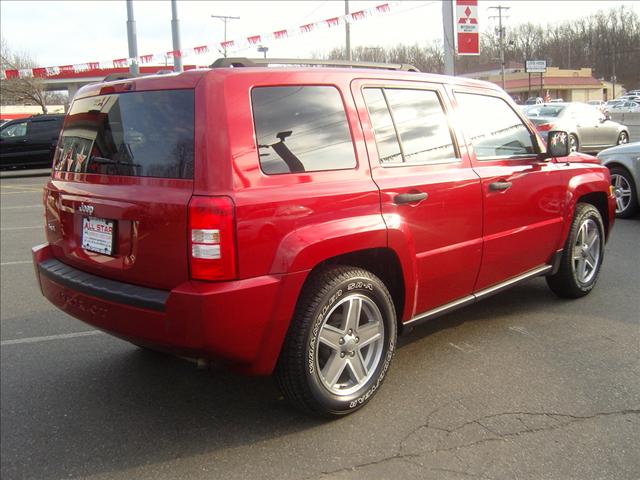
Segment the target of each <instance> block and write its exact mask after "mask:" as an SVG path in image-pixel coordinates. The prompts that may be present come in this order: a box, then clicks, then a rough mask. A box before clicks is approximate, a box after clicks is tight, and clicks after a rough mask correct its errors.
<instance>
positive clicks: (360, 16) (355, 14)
mask: <svg viewBox="0 0 640 480" xmlns="http://www.w3.org/2000/svg"><path fill="white" fill-rule="evenodd" d="M364 17H365V13H364V10H360V11H359V12H353V13H352V14H351V18H352V19H353V20H354V21H357V20H362V19H363V18H364Z"/></svg>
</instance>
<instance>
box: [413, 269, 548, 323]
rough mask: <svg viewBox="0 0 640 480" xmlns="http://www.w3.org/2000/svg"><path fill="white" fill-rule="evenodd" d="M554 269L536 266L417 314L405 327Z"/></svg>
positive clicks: (443, 313) (464, 305)
mask: <svg viewBox="0 0 640 480" xmlns="http://www.w3.org/2000/svg"><path fill="white" fill-rule="evenodd" d="M552 269H553V266H552V265H543V266H541V267H538V268H534V269H533V270H529V271H528V272H525V273H523V274H521V275H518V276H517V277H513V278H510V279H509V280H506V281H504V282H502V283H498V284H496V285H493V286H491V287H489V288H485V289H484V290H480V291H479V292H476V293H474V294H472V295H467V296H466V297H462V298H459V299H458V300H454V301H453V302H449V303H446V304H444V305H441V306H439V307H436V308H434V309H432V310H429V311H427V312H424V313H421V314H420V315H416V316H415V317H413V318H412V319H410V320H407V321H406V322H405V323H403V324H402V326H403V327H414V326H415V325H419V324H420V323H423V322H425V321H427V320H431V319H433V318H436V317H440V316H442V315H445V314H447V313H449V312H452V311H454V310H458V309H459V308H462V307H466V306H467V305H471V304H472V303H475V302H477V301H478V300H482V299H483V298H487V297H490V296H491V295H494V294H496V293H499V292H502V291H503V290H506V289H507V288H509V287H512V286H513V285H515V284H517V283H520V282H523V281H525V280H528V279H530V278H533V277H538V276H540V275H543V274H545V273H547V272H549V271H551V270H552Z"/></svg>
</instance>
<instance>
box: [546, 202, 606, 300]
mask: <svg viewBox="0 0 640 480" xmlns="http://www.w3.org/2000/svg"><path fill="white" fill-rule="evenodd" d="M603 257H604V224H603V222H602V216H601V215H600V212H599V211H598V209H597V208H596V207H594V206H593V205H591V204H589V203H579V204H578V205H577V206H576V211H575V214H574V217H573V222H572V223H571V228H570V229H569V237H568V238H567V242H566V244H565V246H564V250H563V252H562V259H561V260H560V268H559V269H558V272H557V273H555V274H554V275H550V276H548V277H547V284H548V285H549V288H551V290H552V291H553V292H554V293H555V294H556V295H558V296H559V297H565V298H580V297H583V296H585V295H586V294H588V293H589V292H590V291H591V290H593V287H594V286H595V284H596V282H597V281H598V276H599V274H600V267H601V266H602V260H603Z"/></svg>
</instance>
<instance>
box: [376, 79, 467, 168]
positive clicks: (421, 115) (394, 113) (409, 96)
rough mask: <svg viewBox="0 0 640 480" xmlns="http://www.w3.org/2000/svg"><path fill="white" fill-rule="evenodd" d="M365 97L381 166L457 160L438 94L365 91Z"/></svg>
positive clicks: (381, 90)
mask: <svg viewBox="0 0 640 480" xmlns="http://www.w3.org/2000/svg"><path fill="white" fill-rule="evenodd" d="M364 97H365V101H366V103H367V109H368V110H369V116H370V118H371V124H372V125H373V130H374V134H375V138H376V144H377V146H378V155H379V157H380V163H381V164H383V165H385V164H387V165H389V164H430V163H442V162H446V161H450V160H452V159H455V158H456V152H455V149H454V146H453V140H452V137H451V132H450V131H449V124H448V122H447V117H446V115H445V113H444V110H443V109H442V104H441V103H440V100H439V98H438V94H437V93H436V92H435V91H432V90H412V89H394V88H384V89H381V88H365V90H364ZM398 139H399V141H398Z"/></svg>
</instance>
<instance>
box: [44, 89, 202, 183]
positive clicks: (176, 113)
mask: <svg viewBox="0 0 640 480" xmlns="http://www.w3.org/2000/svg"><path fill="white" fill-rule="evenodd" d="M193 125H194V98H193V90H161V91H152V92H128V93H121V94H114V95H100V96H96V97H89V98H82V99H79V100H76V101H74V102H73V105H72V106H71V110H70V111H69V114H68V115H67V118H66V120H65V124H64V130H63V133H62V138H61V141H60V144H59V145H58V148H57V150H56V154H55V157H54V165H55V169H56V170H59V171H66V172H78V173H97V174H102V175H125V176H136V177H162V178H193V142H194V134H193Z"/></svg>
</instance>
